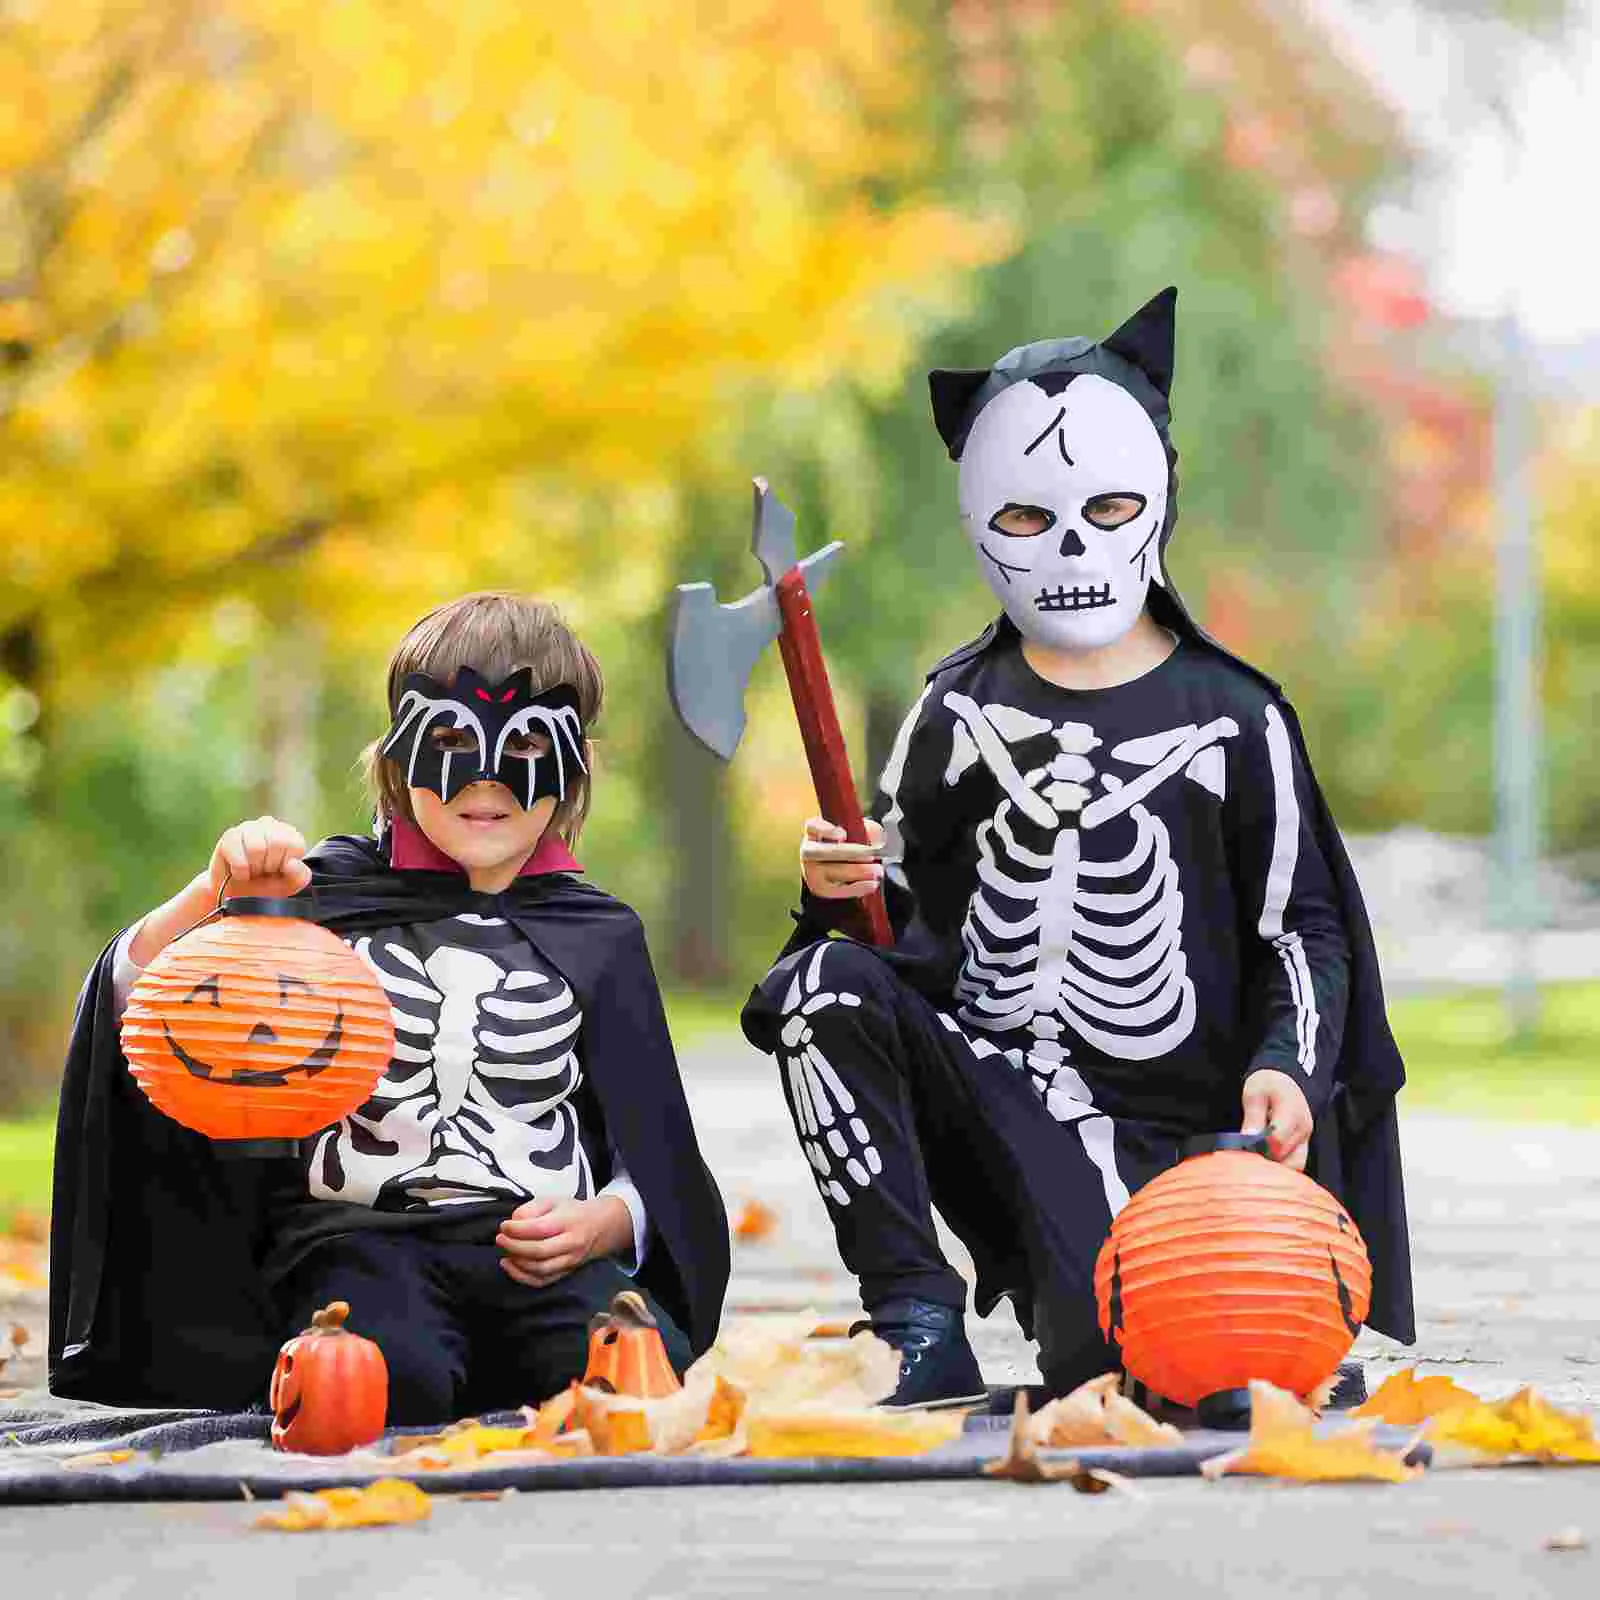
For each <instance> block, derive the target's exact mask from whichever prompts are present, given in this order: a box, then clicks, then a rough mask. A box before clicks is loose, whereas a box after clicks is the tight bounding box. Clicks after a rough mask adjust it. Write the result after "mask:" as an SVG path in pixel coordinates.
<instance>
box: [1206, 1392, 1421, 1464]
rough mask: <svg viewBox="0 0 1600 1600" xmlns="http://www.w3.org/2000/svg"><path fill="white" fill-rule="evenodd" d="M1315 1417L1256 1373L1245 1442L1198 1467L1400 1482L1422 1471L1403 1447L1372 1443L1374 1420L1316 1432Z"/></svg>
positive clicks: (1292, 1397) (1290, 1396) (1293, 1398)
mask: <svg viewBox="0 0 1600 1600" xmlns="http://www.w3.org/2000/svg"><path fill="white" fill-rule="evenodd" d="M1316 1420H1317V1419H1316V1414H1315V1413H1314V1412H1312V1411H1310V1410H1308V1409H1307V1408H1306V1407H1305V1406H1303V1405H1302V1404H1301V1403H1300V1402H1299V1401H1298V1400H1297V1399H1295V1397H1294V1396H1293V1395H1291V1394H1288V1393H1286V1392H1285V1391H1284V1390H1282V1389H1278V1388H1275V1387H1274V1386H1273V1385H1272V1384H1270V1383H1263V1382H1262V1381H1261V1380H1260V1379H1255V1380H1253V1381H1252V1382H1251V1384H1250V1440H1249V1443H1248V1444H1247V1445H1245V1447H1244V1448H1243V1449H1242V1450H1233V1451H1230V1452H1229V1453H1228V1454H1227V1455H1225V1456H1215V1457H1213V1458H1212V1459H1211V1460H1210V1461H1207V1462H1206V1463H1205V1464H1204V1465H1203V1466H1202V1467H1201V1468H1200V1471H1201V1473H1202V1474H1203V1475H1204V1476H1205V1477H1207V1478H1222V1477H1226V1476H1228V1475H1229V1474H1231V1473H1251V1474H1255V1475H1256V1476H1259V1477H1265V1478H1293V1479H1296V1480H1298V1481H1300V1482H1302V1483H1350V1482H1357V1481H1363V1480H1373V1481H1377V1482H1381V1483H1404V1482H1406V1481H1407V1480H1408V1479H1410V1478H1415V1477H1418V1476H1419V1475H1420V1474H1421V1472H1422V1468H1421V1467H1413V1466H1408V1465H1407V1464H1406V1462H1405V1460H1404V1459H1403V1456H1404V1452H1403V1451H1393V1450H1383V1449H1380V1448H1379V1447H1378V1446H1377V1445H1375V1444H1373V1442H1372V1430H1373V1428H1374V1427H1375V1426H1376V1424H1375V1423H1371V1422H1366V1423H1356V1424H1354V1425H1353V1426H1351V1427H1348V1428H1340V1429H1338V1430H1337V1431H1334V1432H1330V1433H1324V1434H1320V1435H1319V1434H1318V1433H1317V1432H1316V1431H1315V1424H1316Z"/></svg>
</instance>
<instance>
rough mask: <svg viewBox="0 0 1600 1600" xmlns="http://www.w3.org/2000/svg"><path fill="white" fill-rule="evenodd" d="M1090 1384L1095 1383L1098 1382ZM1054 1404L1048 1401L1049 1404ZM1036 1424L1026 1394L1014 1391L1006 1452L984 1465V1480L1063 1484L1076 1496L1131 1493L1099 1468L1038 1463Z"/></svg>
mask: <svg viewBox="0 0 1600 1600" xmlns="http://www.w3.org/2000/svg"><path fill="white" fill-rule="evenodd" d="M1094 1381H1095V1382H1096V1383H1098V1382H1099V1380H1098V1379H1096V1380H1094ZM1085 1387H1087V1385H1085ZM1078 1393H1081V1390H1077V1389H1075V1390H1073V1394H1078ZM1062 1398H1063V1399H1069V1398H1071V1397H1070V1396H1063V1397H1062ZM1056 1403H1057V1402H1055V1401H1051V1402H1050V1404H1051V1405H1055V1404H1056ZM1048 1409H1049V1407H1048V1406H1046V1407H1042V1408H1041V1409H1040V1412H1039V1416H1043V1415H1044V1412H1045V1411H1046V1410H1048ZM1037 1421H1038V1418H1037V1417H1034V1418H1030V1417H1029V1416H1028V1395H1027V1391H1026V1390H1024V1389H1018V1390H1017V1402H1016V1405H1015V1407H1014V1408H1013V1409H1012V1412H1011V1435H1010V1438H1009V1439H1008V1440H1007V1442H1006V1453H1005V1455H1004V1456H1002V1457H1001V1459H1000V1460H998V1461H990V1462H988V1463H986V1464H985V1466H984V1469H983V1472H984V1476H985V1477H988V1478H1005V1479H1007V1480H1009V1481H1010V1482H1012V1483H1065V1484H1068V1485H1069V1486H1070V1487H1072V1488H1073V1489H1076V1490H1077V1491H1078V1493H1079V1494H1104V1493H1105V1492H1106V1490H1108V1489H1121V1490H1123V1491H1124V1492H1125V1493H1132V1492H1133V1485H1132V1483H1131V1482H1130V1481H1129V1480H1128V1479H1127V1478H1124V1477H1123V1476H1122V1475H1121V1474H1120V1473H1117V1472H1107V1471H1105V1470H1104V1469H1102V1468H1100V1467H1086V1466H1084V1464H1083V1463H1082V1462H1081V1461H1077V1460H1069V1461H1042V1460H1040V1458H1039V1442H1038V1432H1037V1429H1036V1428H1035V1426H1034V1424H1035V1423H1036V1422H1037Z"/></svg>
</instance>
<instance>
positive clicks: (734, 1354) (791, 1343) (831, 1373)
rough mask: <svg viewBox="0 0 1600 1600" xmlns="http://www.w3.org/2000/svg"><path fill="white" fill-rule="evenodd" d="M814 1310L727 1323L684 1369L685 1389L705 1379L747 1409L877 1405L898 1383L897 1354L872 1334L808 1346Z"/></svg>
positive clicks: (774, 1409) (776, 1409)
mask: <svg viewBox="0 0 1600 1600" xmlns="http://www.w3.org/2000/svg"><path fill="white" fill-rule="evenodd" d="M818 1320H819V1319H818V1317H817V1314H816V1312H815V1311H802V1312H798V1313H796V1314H793V1315H790V1316H785V1317H774V1318H771V1319H765V1320H762V1321H760V1322H756V1321H747V1322H733V1323H729V1324H728V1325H727V1326H726V1327H725V1328H724V1329H723V1330H722V1332H721V1333H720V1334H719V1335H718V1337H717V1342H716V1343H715V1344H714V1345H712V1347H711V1348H710V1349H709V1350H708V1351H707V1352H706V1353H705V1354H704V1355H703V1356H701V1358H700V1359H699V1360H698V1361H697V1362H695V1364H694V1365H693V1366H692V1367H690V1369H689V1371H688V1373H687V1374H686V1375H685V1377H684V1384H685V1387H688V1386H689V1385H691V1384H693V1383H695V1382H696V1381H697V1380H698V1381H702V1382H703V1381H704V1380H705V1379H707V1378H708V1377H711V1378H717V1377H720V1378H723V1379H725V1380H726V1381H727V1382H728V1383H729V1384H731V1385H733V1387H734V1388H736V1389H740V1390H743V1392H744V1393H745V1395H746V1396H747V1397H748V1399H749V1403H750V1409H751V1411H752V1413H753V1412H755V1411H758V1410H770V1411H790V1410H793V1409H795V1408H796V1407H801V1406H810V1405H818V1406H828V1407H832V1408H834V1409H844V1410H848V1409H852V1408H861V1407H866V1406H873V1405H876V1404H877V1403H878V1402H879V1401H880V1400H884V1399H887V1398H888V1396H889V1395H891V1394H893V1393H894V1389H895V1385H896V1384H897V1383H899V1381H900V1353H899V1351H897V1350H895V1349H894V1348H893V1347H892V1346H891V1345H888V1344H885V1343H884V1342H883V1340H882V1339H879V1338H878V1337H877V1336H876V1335H874V1334H871V1333H858V1334H857V1335H856V1336H855V1338H853V1339H845V1340H839V1341H830V1342H827V1343H821V1342H818V1343H812V1342H810V1335H811V1333H812V1332H813V1330H814V1329H815V1328H816V1326H817V1323H818Z"/></svg>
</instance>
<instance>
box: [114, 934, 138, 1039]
mask: <svg viewBox="0 0 1600 1600" xmlns="http://www.w3.org/2000/svg"><path fill="white" fill-rule="evenodd" d="M143 926H144V918H143V917H141V918H140V919H139V920H138V921H137V922H136V923H134V925H133V926H132V927H131V928H129V929H128V931H127V932H126V933H125V934H123V936H122V937H121V938H120V939H118V940H117V947H116V949H115V950H114V951H112V953H111V1003H112V1005H113V1006H115V1007H116V1012H117V1015H118V1016H119V1017H120V1016H121V1015H122V1013H123V1012H124V1011H126V1010H127V1008H128V996H129V994H130V993H131V992H132V990H133V986H134V984H136V983H137V982H138V981H139V975H140V974H141V973H142V972H143V971H144V968H143V967H141V966H140V965H139V964H138V963H137V962H136V961H135V960H134V959H133V957H132V956H131V955H129V954H128V951H129V948H130V947H131V946H132V944H133V941H134V938H135V936H136V935H137V934H138V932H139V930H140V928H142V927H143Z"/></svg>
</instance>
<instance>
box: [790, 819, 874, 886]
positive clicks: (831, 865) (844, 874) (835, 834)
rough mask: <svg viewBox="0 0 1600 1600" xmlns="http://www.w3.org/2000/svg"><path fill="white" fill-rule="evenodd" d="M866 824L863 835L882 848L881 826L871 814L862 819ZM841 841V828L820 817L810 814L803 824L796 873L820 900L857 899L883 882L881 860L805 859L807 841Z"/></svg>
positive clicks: (823, 842) (842, 832)
mask: <svg viewBox="0 0 1600 1600" xmlns="http://www.w3.org/2000/svg"><path fill="white" fill-rule="evenodd" d="M866 823H867V838H868V839H869V840H871V842H872V844H873V846H875V847H877V848H878V849H882V847H883V828H882V826H881V825H880V824H879V823H876V822H874V821H873V820H872V818H871V817H868V818H867V819H866ZM844 843H845V836H844V829H843V828H841V827H839V826H838V825H837V824H835V823H832V822H825V821H823V819H822V818H821V817H812V818H811V819H810V820H809V821H808V822H807V823H806V831H805V837H804V839H803V840H802V842H801V857H800V875H801V877H803V878H804V879H805V883H806V888H808V889H809V890H810V891H811V892H812V894H814V895H818V896H820V897H821V898H822V899H824V900H860V899H861V898H863V897H864V896H866V895H869V894H871V893H872V892H873V890H874V889H877V888H880V887H881V886H882V884H883V863H882V862H881V861H870V860H868V861H829V860H826V859H817V858H814V857H813V858H808V857H807V856H806V854H805V853H804V852H805V846H806V845H807V844H822V845H830V844H844ZM846 848H847V849H853V848H855V847H853V846H846Z"/></svg>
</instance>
